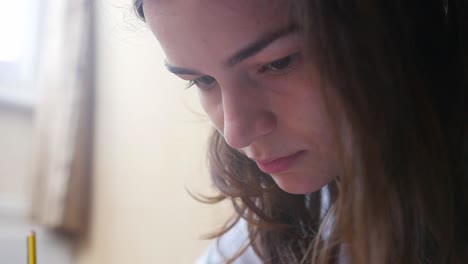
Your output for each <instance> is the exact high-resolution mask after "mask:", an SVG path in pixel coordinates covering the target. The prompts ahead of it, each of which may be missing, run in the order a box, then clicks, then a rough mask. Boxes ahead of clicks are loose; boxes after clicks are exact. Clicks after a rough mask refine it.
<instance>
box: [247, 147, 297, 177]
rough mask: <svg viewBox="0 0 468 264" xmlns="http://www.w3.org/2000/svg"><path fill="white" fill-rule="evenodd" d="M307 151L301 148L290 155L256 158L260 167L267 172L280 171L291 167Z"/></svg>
mask: <svg viewBox="0 0 468 264" xmlns="http://www.w3.org/2000/svg"><path fill="white" fill-rule="evenodd" d="M304 152H305V151H303V150H301V151H298V152H296V153H294V154H291V155H289V156H284V157H281V158H277V159H274V160H269V161H268V160H265V161H260V160H256V161H255V162H256V163H257V166H258V168H259V169H260V170H261V171H263V172H265V173H279V172H282V171H285V170H287V169H289V168H290V167H291V166H292V165H293V164H294V163H295V162H296V161H297V160H298V159H299V158H300V157H301V156H302V155H303V154H304Z"/></svg>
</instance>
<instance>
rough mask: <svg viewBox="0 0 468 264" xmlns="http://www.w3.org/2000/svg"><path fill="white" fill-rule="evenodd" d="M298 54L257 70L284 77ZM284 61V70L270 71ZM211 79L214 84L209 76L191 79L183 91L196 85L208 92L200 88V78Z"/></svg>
mask: <svg viewBox="0 0 468 264" xmlns="http://www.w3.org/2000/svg"><path fill="white" fill-rule="evenodd" d="M299 55H300V54H299V52H297V53H294V54H291V55H288V56H286V57H283V58H280V59H277V60H274V61H272V62H269V63H267V64H264V65H262V66H261V67H260V69H259V70H258V72H259V73H262V74H263V73H270V74H272V75H284V74H288V73H289V72H290V71H291V67H292V64H294V63H295V60H296V59H297V57H298V56H299ZM286 59H289V61H287V64H288V65H286V66H285V68H284V69H278V70H275V69H271V68H270V67H271V66H272V64H274V63H279V62H281V61H284V60H286ZM207 77H208V78H212V79H213V82H216V79H214V78H213V77H211V76H209V75H204V76H201V77H199V78H196V79H193V80H190V81H188V83H187V85H186V86H185V89H188V88H190V87H192V86H194V85H197V86H198V87H199V88H200V90H205V91H206V90H209V89H210V88H212V87H201V85H200V81H201V79H202V78H207Z"/></svg>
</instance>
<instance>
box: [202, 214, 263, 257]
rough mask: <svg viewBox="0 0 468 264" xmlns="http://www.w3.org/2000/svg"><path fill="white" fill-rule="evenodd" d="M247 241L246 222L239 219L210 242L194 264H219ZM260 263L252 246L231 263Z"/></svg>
mask: <svg viewBox="0 0 468 264" xmlns="http://www.w3.org/2000/svg"><path fill="white" fill-rule="evenodd" d="M247 243H248V231H247V222H246V221H245V220H244V219H240V220H239V222H238V223H237V224H236V225H235V226H234V227H233V228H232V229H231V230H229V231H228V232H227V233H226V234H224V235H223V236H221V237H220V238H218V239H216V240H215V241H213V242H212V243H211V245H210V246H209V247H208V249H207V250H206V251H205V253H204V254H203V255H201V256H200V257H199V258H198V259H197V260H196V262H195V264H221V263H226V260H227V259H229V258H231V257H232V256H234V255H235V254H236V253H237V252H238V251H239V250H240V249H241V248H242V247H243V246H244V245H246V244H247ZM257 263H258V264H260V263H262V261H261V260H260V258H259V257H258V256H257V254H256V253H255V251H254V250H253V248H252V247H249V248H248V249H247V250H246V251H245V252H244V254H242V255H241V256H240V257H239V258H238V259H236V260H235V261H234V262H233V264H257Z"/></svg>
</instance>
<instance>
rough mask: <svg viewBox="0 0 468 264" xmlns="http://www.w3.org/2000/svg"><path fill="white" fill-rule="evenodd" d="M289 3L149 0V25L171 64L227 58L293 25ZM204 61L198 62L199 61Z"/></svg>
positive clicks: (146, 5) (276, 0)
mask: <svg viewBox="0 0 468 264" xmlns="http://www.w3.org/2000/svg"><path fill="white" fill-rule="evenodd" d="M290 2H291V1H286V0H146V1H145V2H144V12H145V16H146V19H147V21H148V24H149V26H150V28H151V30H152V31H153V33H154V34H155V36H156V38H157V39H158V40H159V42H160V44H161V46H162V48H163V49H164V51H165V53H166V56H167V58H168V60H169V61H170V62H171V63H175V64H181V65H187V64H190V62H191V61H194V60H199V59H204V60H206V59H207V56H208V54H209V55H210V57H211V58H213V59H216V58H222V57H226V56H227V55H229V54H230V53H232V52H234V51H236V50H237V49H239V48H241V47H243V46H244V45H246V44H249V43H250V42H252V41H253V40H255V39H256V38H257V37H259V36H260V35H262V34H264V33H268V32H272V31H275V30H278V29H281V28H284V27H285V26H287V25H288V24H290V23H291V7H290ZM199 56H200V57H204V58H197V57H199Z"/></svg>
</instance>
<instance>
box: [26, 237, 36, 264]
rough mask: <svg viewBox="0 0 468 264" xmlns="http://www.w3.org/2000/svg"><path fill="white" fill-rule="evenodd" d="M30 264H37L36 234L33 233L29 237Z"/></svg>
mask: <svg viewBox="0 0 468 264" xmlns="http://www.w3.org/2000/svg"><path fill="white" fill-rule="evenodd" d="M28 264H36V233H35V232H34V231H31V233H29V236H28Z"/></svg>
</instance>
